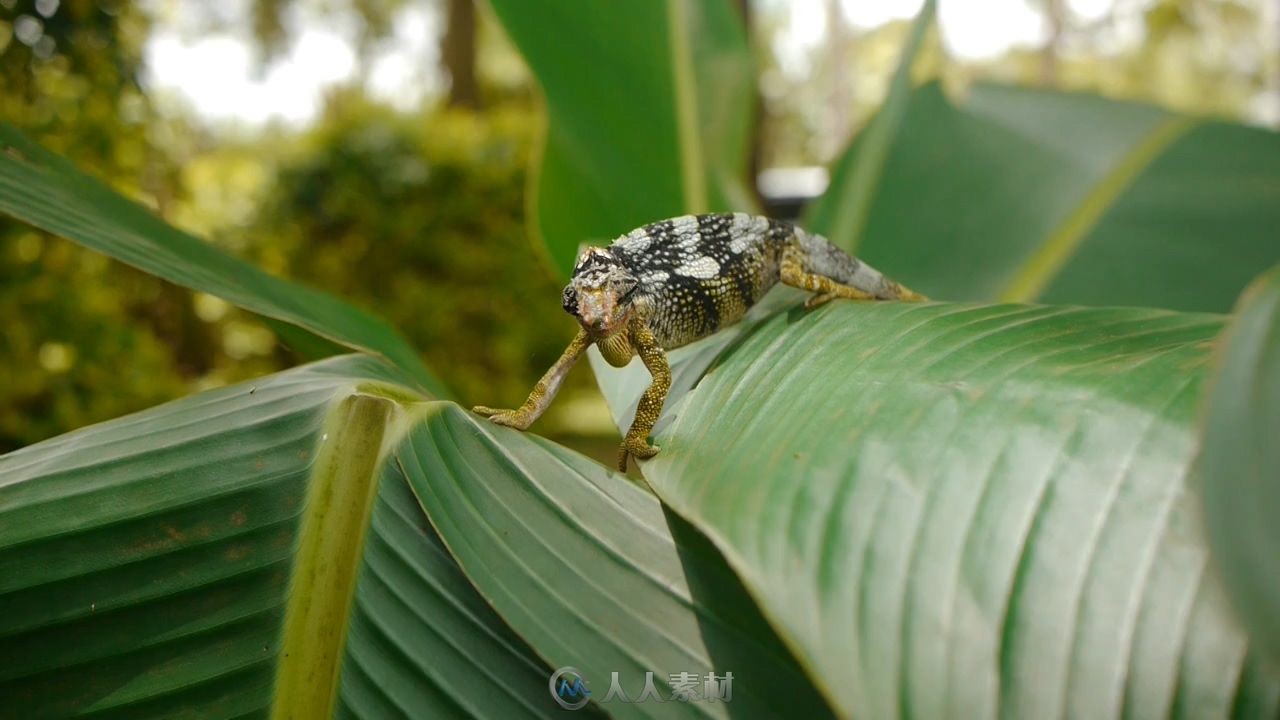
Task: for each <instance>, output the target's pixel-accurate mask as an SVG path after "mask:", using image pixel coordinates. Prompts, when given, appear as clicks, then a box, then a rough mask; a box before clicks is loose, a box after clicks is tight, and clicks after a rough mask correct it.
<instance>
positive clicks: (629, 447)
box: [618, 437, 660, 472]
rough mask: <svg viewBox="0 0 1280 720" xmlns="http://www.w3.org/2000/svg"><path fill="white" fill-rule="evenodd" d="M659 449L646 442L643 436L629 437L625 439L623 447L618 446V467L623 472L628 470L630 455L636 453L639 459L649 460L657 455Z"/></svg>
mask: <svg viewBox="0 0 1280 720" xmlns="http://www.w3.org/2000/svg"><path fill="white" fill-rule="evenodd" d="M659 449H660V448H658V447H657V446H654V445H650V444H649V443H647V442H645V439H644V438H642V437H629V438H627V439H625V440H623V441H622V447H620V448H618V469H619V470H621V471H622V472H626V471H627V457H628V456H631V455H634V456H635V458H636V459H637V460H648V459H649V458H651V457H653V456H654V455H657V454H658V450H659Z"/></svg>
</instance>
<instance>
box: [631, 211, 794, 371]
mask: <svg viewBox="0 0 1280 720" xmlns="http://www.w3.org/2000/svg"><path fill="white" fill-rule="evenodd" d="M795 236H796V230H795V228H794V227H793V226H792V225H790V224H788V223H784V222H779V221H776V220H771V219H769V218H764V217H757V216H752V215H747V214H746V213H721V214H710V215H684V216H681V217H677V218H672V219H670V220H663V221H660V222H656V223H651V224H649V225H645V226H644V227H641V228H637V229H636V230H633V231H631V232H630V233H628V234H626V235H624V236H622V237H620V238H618V239H617V240H616V241H614V243H613V244H612V245H611V246H609V248H608V249H609V251H610V252H611V253H612V254H613V255H614V257H616V258H617V259H618V260H619V261H620V262H621V263H622V264H623V265H625V266H626V267H627V268H628V269H629V270H630V271H631V272H632V273H633V274H634V275H635V276H636V277H637V278H638V279H639V282H640V284H639V286H638V287H637V288H636V299H635V300H634V302H635V304H636V306H637V309H641V310H642V311H645V312H647V313H648V314H649V317H650V321H649V324H650V327H651V328H652V329H653V332H654V335H655V336H656V337H657V339H658V342H659V343H660V344H661V345H662V347H664V348H666V349H671V348H676V347H680V346H681V345H685V344H687V343H690V342H693V341H694V340H698V339H700V338H703V337H706V336H708V335H711V334H713V333H715V332H716V331H717V330H719V329H721V328H723V327H727V326H729V325H732V324H733V323H735V322H737V321H738V320H740V319H742V316H743V315H745V314H746V312H747V310H748V309H749V308H750V307H751V306H752V305H754V304H755V303H756V302H757V301H758V300H759V299H760V298H762V297H764V294H765V293H766V292H768V290H769V288H771V287H773V286H774V285H775V284H776V283H777V282H778V272H779V261H780V258H781V256H782V252H783V250H784V249H785V248H786V246H787V245H788V244H789V243H790V242H792V241H793V239H794V238H795Z"/></svg>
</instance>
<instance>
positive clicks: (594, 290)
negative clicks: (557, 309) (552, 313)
mask: <svg viewBox="0 0 1280 720" xmlns="http://www.w3.org/2000/svg"><path fill="white" fill-rule="evenodd" d="M636 285H637V281H636V277H635V275H632V274H631V271H629V270H627V268H626V267H625V266H624V265H623V264H622V263H621V262H620V261H619V260H618V259H617V258H616V257H614V256H613V253H611V252H609V250H608V249H607V248H596V247H590V248H587V249H586V250H584V251H583V253H582V255H581V256H580V257H579V258H578V264H577V265H576V266H575V267H574V269H573V278H572V279H571V280H570V281H569V284H568V285H567V286H565V289H564V297H563V305H564V309H565V312H567V313H569V314H570V315H573V316H574V317H576V318H578V322H580V323H582V327H583V329H585V330H586V331H587V332H589V333H591V335H592V336H593V337H597V338H604V337H608V336H610V335H612V334H614V333H615V332H617V331H619V330H621V329H622V328H624V327H626V324H627V319H628V317H629V315H630V313H631V294H632V292H633V291H634V290H635V289H636Z"/></svg>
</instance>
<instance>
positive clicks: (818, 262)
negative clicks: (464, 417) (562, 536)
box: [475, 213, 925, 472]
mask: <svg viewBox="0 0 1280 720" xmlns="http://www.w3.org/2000/svg"><path fill="white" fill-rule="evenodd" d="M778 282H782V283H783V284H784V285H790V286H792V287H797V288H801V289H803V290H809V291H811V292H813V293H815V294H814V295H813V297H811V298H809V300H808V302H806V303H805V306H806V307H815V306H817V305H820V304H822V303H824V302H827V301H829V300H832V299H834V298H848V299H851V300H910V301H920V300H924V299H925V297H924V296H922V295H919V294H916V293H914V292H912V291H911V290H908V289H907V288H905V287H903V286H902V285H899V284H898V283H896V282H894V281H892V280H889V279H888V278H886V277H884V276H883V275H881V274H880V273H879V272H877V271H876V270H875V269H873V268H872V267H870V266H869V265H867V264H866V263H864V262H862V261H860V260H858V259H856V258H853V257H850V256H849V255H847V254H845V253H844V252H843V251H842V250H840V249H839V248H836V247H835V246H834V245H832V244H831V243H829V242H827V240H826V238H823V237H822V236H820V235H812V234H810V233H807V232H805V231H804V230H801V229H800V228H797V227H795V226H794V225H791V224H790V223H785V222H780V221H777V220H771V219H769V218H764V217H757V216H752V215H747V214H745V213H717V214H710V215H683V216H681V217H677V218H672V219H670V220H662V221H660V222H656V223H651V224H649V225H645V226H644V227H642V228H638V229H636V230H632V231H631V232H629V233H627V234H626V235H623V236H622V237H620V238H618V239H617V240H615V241H614V242H613V244H612V245H610V246H609V247H607V248H594V247H593V248H587V249H586V250H585V251H584V252H583V253H582V255H581V256H580V257H579V258H578V263H577V265H576V266H575V267H574V270H573V279H572V280H570V282H569V284H568V286H566V287H565V289H564V295H563V298H562V303H563V305H564V309H565V311H566V312H568V313H569V314H570V315H573V316H574V317H576V318H577V319H578V323H579V325H580V326H581V327H580V329H579V330H578V334H577V336H576V337H574V339H573V341H572V342H571V343H570V344H569V347H568V348H567V349H566V350H565V351H564V354H563V355H561V356H560V359H559V360H557V361H556V363H555V365H552V366H551V369H550V370H548V371H547V373H546V375H544V376H543V377H542V379H541V380H539V381H538V384H537V385H536V386H534V389H533V392H532V393H530V395H529V399H528V400H526V401H525V403H524V405H521V406H520V407H519V408H518V409H516V410H495V409H493V408H487V407H483V406H480V407H476V408H475V412H477V413H479V414H481V415H485V416H487V417H489V419H490V420H492V421H493V422H496V423H498V424H500V425H507V426H510V427H514V428H518V429H520V430H524V429H527V428H528V427H529V425H531V424H532V423H533V421H534V420H537V419H538V417H540V416H541V415H542V413H543V412H544V411H546V409H547V406H548V405H550V404H551V400H552V399H553V398H554V397H555V395H556V392H557V391H558V390H559V389H560V384H561V383H562V382H563V381H564V377H565V375H567V374H568V372H569V369H570V368H572V367H573V365H574V363H576V362H577V360H578V358H580V357H581V356H582V354H583V353H584V352H586V349H587V348H588V347H590V346H591V345H592V344H595V345H596V347H598V348H599V349H600V354H601V355H602V356H603V357H604V359H605V360H606V361H607V362H608V363H609V364H610V365H613V366H614V367H623V366H625V365H626V364H627V363H629V362H631V358H632V357H633V356H635V355H639V356H640V359H641V361H643V362H644V365H645V368H647V369H648V370H649V374H650V375H651V376H652V378H653V381H652V382H651V383H650V385H649V387H648V389H646V390H645V393H644V395H643V396H642V397H641V399H640V405H639V407H638V408H637V410H636V416H635V419H634V420H633V421H632V423H631V428H630V429H629V430H628V431H627V435H626V438H624V439H623V442H622V447H621V448H619V451H618V468H619V469H621V470H623V471H624V472H625V471H626V469H627V458H628V457H629V456H635V457H636V458H650V457H653V456H654V455H655V454H656V453H657V452H658V448H656V447H654V446H653V445H650V444H649V441H648V437H649V432H650V431H651V430H653V426H654V425H655V424H656V423H657V422H658V415H659V414H660V413H661V412H662V404H663V402H664V401H665V400H666V398H667V391H668V390H670V388H671V368H670V367H669V366H668V365H667V356H666V351H667V350H671V349H674V348H678V347H680V346H682V345H686V344H688V343H691V342H693V341H694V340H699V339H701V338H704V337H706V336H708V335H711V334H713V333H715V332H716V331H718V330H720V329H721V328H724V327H728V326H729V325H732V324H734V323H736V322H738V321H739V320H741V319H742V316H743V315H745V314H746V313H747V310H748V309H750V308H751V306H752V305H754V304H755V303H756V302H757V301H758V300H760V298H762V297H764V294H765V293H766V292H768V291H769V289H770V288H772V287H773V286H774V285H776V284H778Z"/></svg>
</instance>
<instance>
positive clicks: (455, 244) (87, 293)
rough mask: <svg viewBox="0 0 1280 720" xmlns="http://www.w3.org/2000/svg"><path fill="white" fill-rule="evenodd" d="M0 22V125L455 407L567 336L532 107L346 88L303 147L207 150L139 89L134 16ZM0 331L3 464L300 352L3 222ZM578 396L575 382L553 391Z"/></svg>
mask: <svg viewBox="0 0 1280 720" xmlns="http://www.w3.org/2000/svg"><path fill="white" fill-rule="evenodd" d="M3 10H4V15H3V16H2V19H0V23H2V24H0V39H2V38H5V37H7V38H8V40H7V41H6V43H5V44H4V45H3V46H0V51H2V52H0V58H3V63H0V77H3V80H4V85H5V88H6V92H4V93H0V111H2V112H3V116H4V117H5V118H6V119H10V121H11V122H14V123H15V124H16V125H18V127H19V128H20V129H22V130H23V131H24V132H26V133H28V134H29V135H31V136H32V137H33V138H34V139H36V140H37V141H38V142H40V143H42V144H44V145H45V146H47V147H49V148H50V149H52V150H54V151H56V152H59V153H61V154H63V155H65V156H67V157H68V158H70V159H72V160H73V161H74V162H75V163H76V164H77V165H79V166H81V167H85V168H88V169H90V170H91V171H92V172H94V173H95V174H97V175H98V176H99V177H102V178H103V179H105V180H107V181H108V182H110V183H111V184H112V185H114V186H116V187H117V188H120V189H121V190H123V191H124V192H125V193H126V194H128V195H130V196H131V197H133V198H134V199H136V200H138V201H139V202H142V203H143V204H145V205H147V206H149V207H151V208H153V209H154V210H156V211H157V212H159V213H161V214H163V215H165V216H166V217H167V218H168V219H169V220H171V221H173V222H175V223H176V224H178V225H180V226H182V227H184V228H186V229H189V230H192V231H194V232H196V233H198V234H200V235H202V236H204V237H207V238H209V239H210V240H211V241H213V242H215V243H218V244H220V245H223V246H224V247H226V248H228V249H230V250H232V251H233V252H237V253H239V254H241V255H242V256H246V257H248V258H250V259H252V260H254V261H256V262H258V263H260V264H262V265H263V266H264V267H265V268H267V269H268V270H270V271H272V272H276V273H280V274H285V275H288V276H291V277H294V278H297V279H300V280H302V281H304V282H307V283H310V284H312V285H316V286H321V287H325V288H327V289H328V290H329V291H330V292H333V293H334V294H337V295H341V296H345V297H347V298H350V299H352V300H353V301H355V302H356V303H358V304H362V305H364V306H365V307H368V308H370V309H373V310H375V311H376V312H378V313H379V314H380V315H382V316H383V317H386V318H388V319H389V320H390V321H391V322H392V323H393V324H395V325H396V326H398V327H399V329H400V330H401V331H402V332H403V333H404V334H405V335H406V336H407V337H409V339H410V340H411V342H412V343H413V344H414V346H415V347H418V348H421V349H422V350H423V353H424V355H425V357H426V358H427V361H428V363H429V364H430V365H431V367H432V368H433V369H434V370H436V371H437V372H438V374H439V376H440V377H441V378H442V379H443V380H444V381H445V382H446V383H448V384H449V385H450V387H451V388H452V389H453V390H454V391H455V392H456V393H457V394H458V396H459V398H460V399H461V400H463V401H464V402H480V401H486V402H518V401H519V400H520V399H521V398H522V396H523V394H524V393H525V392H527V390H528V388H529V386H531V385H532V383H533V381H534V380H536V378H537V377H538V376H539V375H540V374H541V372H542V371H543V370H545V368H546V367H547V366H549V365H550V364H551V363H552V362H553V361H554V360H555V358H556V356H557V355H558V354H559V352H560V351H561V350H562V349H563V346H564V344H565V343H567V341H568V338H569V336H570V335H571V333H572V330H573V327H572V324H571V323H569V322H568V321H567V319H566V318H565V316H564V313H563V311H562V310H561V309H560V307H559V303H558V297H559V287H558V285H557V283H556V282H555V281H554V280H553V279H552V278H553V276H552V273H551V272H550V270H549V268H548V266H547V264H546V263H545V261H544V259H543V258H541V257H540V256H539V255H538V254H537V251H536V250H535V249H534V246H533V245H532V244H531V243H530V242H529V239H528V236H527V235H526V234H525V229H524V192H525V166H526V165H527V163H528V154H529V152H530V150H531V147H532V140H533V129H534V126H535V124H534V123H531V122H530V117H531V116H532V107H531V100H530V98H529V97H528V95H527V94H526V95H517V96H514V97H511V96H507V97H499V98H495V103H494V106H493V107H491V108H489V109H488V110H486V111H485V112H483V113H475V112H469V111H449V110H438V111H432V112H429V113H427V114H425V115H424V114H423V113H402V112H398V111H395V110H392V109H390V108H387V107H384V106H379V105H377V104H374V103H372V102H370V101H368V100H366V99H365V98H364V96H363V94H362V93H361V92H360V90H359V89H358V88H357V89H350V90H348V91H346V92H342V93H337V94H335V95H334V96H332V97H331V98H330V99H329V102H328V104H327V106H326V111H325V112H324V114H323V116H322V117H321V118H320V119H319V120H318V121H317V122H316V124H315V125H314V126H313V127H312V128H310V129H309V130H307V131H305V132H303V133H301V134H298V133H291V132H283V131H273V132H268V133H265V134H262V135H259V136H257V137H255V138H252V139H249V140H245V141H241V142H238V143H237V142H229V141H225V140H223V141H221V142H218V143H216V144H215V143H212V142H209V141H208V140H207V138H206V137H205V136H204V135H203V134H202V133H201V132H200V131H199V130H197V129H195V128H192V127H189V126H188V125H187V124H186V123H185V121H184V120H182V119H175V118H169V117H164V116H162V115H161V114H159V113H158V112H156V111H155V110H154V108H153V106H152V104H151V102H150V101H149V99H148V97H147V96H146V94H145V93H144V92H143V91H142V89H141V88H140V87H139V86H138V83H137V81H136V78H135V77H134V72H135V71H136V70H137V68H138V67H139V66H140V65H141V61H142V59H141V48H142V43H143V41H144V40H145V38H146V35H147V32H148V31H149V28H150V24H149V21H148V18H147V16H146V15H145V14H143V13H141V12H140V11H138V10H137V9H136V8H135V6H134V5H133V4H130V3H111V2H93V1H91V0H64V2H63V3H62V4H61V5H60V6H59V7H58V9H57V11H56V12H55V13H54V15H53V16H52V17H51V18H44V17H43V16H41V15H40V13H39V12H38V10H37V8H36V7H35V3H34V2H29V1H24V2H18V3H16V4H14V5H13V7H12V8H11V9H10V8H9V7H8V5H4V6H3ZM24 18H25V19H24ZM33 23H34V24H33ZM15 25H23V26H24V27H25V28H26V30H25V32H26V33H27V34H25V35H24V38H25V39H26V40H28V41H29V42H27V41H24V40H20V39H19V38H18V37H17V35H16V34H15V32H14V28H15ZM36 26H38V30H39V33H38V35H34V36H33V35H31V34H30V33H31V32H32V31H31V28H32V27H36ZM5 31H7V32H5ZM0 323H3V324H4V327H5V328H6V331H5V332H4V333H3V334H0V452H6V451H9V450H12V449H15V448H18V447H21V446H24V445H27V444H30V443H33V442H36V441H38V440H41V439H44V438H46V437H50V436H53V435H57V434H60V433H63V432H66V431H68V430H71V429H73V428H77V427H82V426H84V425H88V424H91V423H94V422H98V421H101V420H106V419H109V418H113V417H118V416H120V415H123V414H126V413H129V412H133V411H136V410H139V409H142V408H145V407H149V406H151V405H155V404H158V403H161V402H164V401H166V400H169V399H173V398H176V397H180V396H182V395H185V394H188V393H189V392H191V391H192V390H195V389H201V388H205V387H212V386H216V385H222V384H226V383H228V382H234V381H237V380H241V379H244V378H248V377H254V376H258V375H262V374H265V373H269V372H274V371H275V370H278V369H281V368H284V367H288V366H290V365H292V364H295V363H297V362H299V361H302V360H305V359H307V357H305V353H299V352H295V350H294V349H293V348H291V347H288V346H287V345H285V344H283V343H280V342H278V341H277V338H276V336H275V334H274V333H273V332H272V331H271V329H269V328H268V327H267V326H265V325H264V324H262V323H261V322H260V321H259V320H257V319H256V318H254V317H252V316H250V315H248V314H246V313H243V312H241V311H239V310H237V309H235V308H232V307H230V306H228V305H227V304H226V303H224V302H222V301H221V300H218V299H217V298H213V297H210V296H205V295H201V294H196V295H194V296H193V295H192V294H191V293H189V292H188V291H186V290H184V289H181V288H177V287H174V286H172V285H170V284H168V283H166V282H164V281H161V280H158V279H156V278H153V277H150V276H148V275H145V274H143V273H140V272H137V271H135V270H133V269H132V268H129V267H127V266H124V265H122V264H120V263H117V262H114V261H111V260H108V259H106V258H104V257H102V256H100V255H98V254H96V253H91V252H87V251H85V250H82V249H80V248H77V247H76V246H74V245H73V244H71V243H69V242H67V241H65V240H62V239H60V238H55V237H51V236H48V235H46V234H43V233H40V232H38V231H34V230H31V229H30V228H29V227H27V226H25V225H22V224H20V223H16V222H13V221H11V220H9V219H0ZM591 388H592V386H591V383H590V381H589V376H588V375H587V374H586V373H585V372H583V373H575V375H574V378H573V379H572V380H571V383H570V387H569V388H567V393H568V395H570V396H572V395H573V394H574V392H575V389H576V390H578V391H584V390H585V391H587V392H590V391H591ZM553 424H554V422H553Z"/></svg>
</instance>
